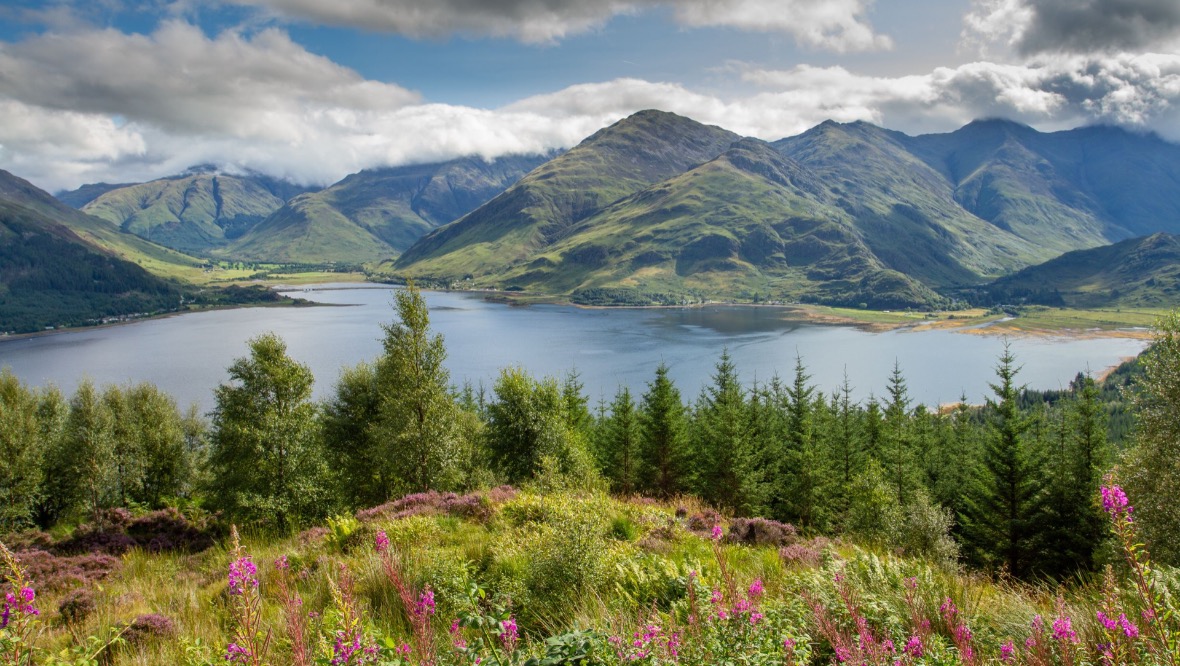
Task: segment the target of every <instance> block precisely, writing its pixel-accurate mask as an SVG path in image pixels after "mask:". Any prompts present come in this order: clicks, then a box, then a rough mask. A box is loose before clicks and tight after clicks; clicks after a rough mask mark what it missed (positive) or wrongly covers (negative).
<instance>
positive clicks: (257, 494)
mask: <svg viewBox="0 0 1180 666" xmlns="http://www.w3.org/2000/svg"><path fill="white" fill-rule="evenodd" d="M248 344H249V348H250V355H249V357H246V358H239V359H237V360H236V361H234V362H233V364H232V365H230V367H229V370H228V372H229V377H230V382H229V383H225V384H221V385H220V386H218V387H217V388H216V389H215V391H214V397H215V400H216V407H215V408H214V410H213V432H212V435H211V437H210V440H211V442H210V444H211V445H210V455H209V468H210V480H209V481H210V485H211V487H210V492H209V497H210V499H211V501H212V503H213V504H214V505H215V506H216V507H217V508H220V509H223V510H225V512H226V513H227V514H229V515H230V516H231V517H233V518H235V519H249V520H253V521H256V522H258V523H261V524H266V525H271V526H273V527H289V526H294V525H299V524H304V523H306V522H308V521H310V520H312V519H314V518H318V517H321V516H323V515H325V514H327V513H328V511H329V509H330V506H329V504H328V495H327V493H326V492H325V486H326V480H327V478H326V477H327V468H326V465H325V464H324V459H323V455H322V451H321V449H320V440H319V438H318V432H317V428H316V421H315V416H316V409H315V405H313V404H312V402H311V386H312V381H313V378H312V374H311V370H310V369H309V368H308V367H307V366H306V365H303V364H301V363H297V362H295V361H294V360H292V359H291V358H290V357H288V356H287V346H286V344H285V343H284V342H283V341H282V340H281V339H280V338H279V337H278V336H277V335H275V334H273V333H267V334H264V335H261V336H259V337H257V338H254V339H252V340H250V341H249V343H248Z"/></svg>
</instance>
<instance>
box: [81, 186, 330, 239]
mask: <svg viewBox="0 0 1180 666" xmlns="http://www.w3.org/2000/svg"><path fill="white" fill-rule="evenodd" d="M309 189H310V188H306V187H302V186H299V185H295V184H292V183H290V182H287V181H284V180H279V179H275V178H271V177H269V176H263V175H260V174H246V175H233V174H225V173H218V171H217V170H216V169H214V168H213V167H208V166H203V167H194V168H193V169H190V170H189V171H188V172H186V173H185V174H183V175H180V176H173V177H170V178H161V179H159V180H153V181H150V182H147V183H139V184H136V185H129V186H125V187H119V188H115V189H111V190H109V191H107V192H105V193H103V194H100V195H99V196H97V197H95V198H94V199H92V200H91V201H89V202H87V203H86V204H85V205H84V206H82V210H83V211H84V212H86V213H89V214H90V215H94V216H95V217H100V218H102V219H104V220H108V221H110V222H111V223H113V224H115V225H116V226H118V227H119V228H121V229H123V230H124V231H128V232H131V233H133V234H135V235H137V236H139V237H141V238H145V239H147V240H150V241H152V242H155V243H158V244H160V245H164V246H167V247H171V248H173V249H177V250H180V251H182V252H187V253H191V254H198V255H208V254H209V253H210V252H211V251H212V250H214V249H216V248H220V247H223V246H225V245H226V244H227V243H228V242H229V241H230V240H232V239H234V238H237V237H239V236H241V235H242V234H243V233H245V232H246V231H247V230H248V229H249V228H250V227H252V226H254V225H255V224H258V223H259V222H261V221H262V220H264V219H266V217H267V216H269V215H270V214H271V213H273V212H274V211H276V210H278V209H279V208H280V207H281V206H282V205H283V204H284V203H285V202H286V201H287V199H289V198H291V197H293V196H296V195H298V194H301V193H303V192H307V191H308V190H309ZM75 192H78V191H75ZM72 196H73V194H72V193H70V194H68V195H67V198H71V197H72ZM80 196H81V194H79V195H78V197H80Z"/></svg>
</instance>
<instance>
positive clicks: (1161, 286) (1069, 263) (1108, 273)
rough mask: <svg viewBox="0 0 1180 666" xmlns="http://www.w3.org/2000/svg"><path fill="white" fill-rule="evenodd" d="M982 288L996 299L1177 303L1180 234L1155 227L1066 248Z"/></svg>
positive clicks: (1059, 302)
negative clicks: (1149, 231)
mask: <svg viewBox="0 0 1180 666" xmlns="http://www.w3.org/2000/svg"><path fill="white" fill-rule="evenodd" d="M981 293H982V294H983V295H985V296H986V297H987V298H988V299H990V301H991V302H992V303H1009V304H1015V303H1039V304H1044V305H1065V306H1069V307H1079V308H1095V307H1148V308H1151V307H1171V306H1175V305H1176V303H1177V302H1180V238H1178V237H1177V236H1174V235H1172V234H1165V233H1157V234H1152V235H1151V236H1147V237H1143V238H1131V239H1128V240H1125V241H1121V242H1119V243H1115V244H1113V245H1106V246H1103V247H1096V248H1093V249H1089V250H1078V251H1075V252H1068V253H1066V254H1063V255H1061V256H1060V257H1057V258H1056V259H1052V260H1050V261H1047V262H1045V263H1043V264H1040V265H1037V266H1030V267H1028V268H1025V269H1024V270H1021V271H1019V272H1017V273H1015V274H1013V275H1009V276H1007V277H1004V278H1000V279H999V280H996V281H995V282H993V283H992V284H990V285H988V286H987V287H986V288H984V289H983V290H981Z"/></svg>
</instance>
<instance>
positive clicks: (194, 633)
mask: <svg viewBox="0 0 1180 666" xmlns="http://www.w3.org/2000/svg"><path fill="white" fill-rule="evenodd" d="M395 310H396V312H395V317H394V322H393V323H390V324H388V325H386V326H385V327H384V338H383V352H382V354H381V355H380V356H379V357H378V358H376V359H374V360H373V361H371V362H367V363H362V364H359V365H357V366H355V367H350V368H345V369H344V370H343V371H342V372H341V375H340V378H339V380H338V381H337V383H336V386H335V388H334V390H333V392H332V394H331V395H330V397H329V398H328V399H326V400H324V401H322V402H315V401H313V400H312V399H311V386H312V376H311V372H310V371H309V370H308V368H307V367H306V366H304V365H302V364H301V363H299V362H298V360H296V359H292V358H290V357H289V356H288V355H287V353H286V346H285V344H284V343H283V341H282V340H281V339H279V338H278V337H277V336H274V335H269V334H268V335H263V336H260V337H258V338H255V339H253V340H251V341H250V343H249V353H248V354H247V355H246V356H244V357H242V358H239V359H238V360H236V361H235V362H234V363H233V364H232V365H231V366H230V367H229V369H228V375H229V378H230V379H229V381H228V382H226V383H224V384H222V385H221V386H219V387H218V388H217V389H216V395H215V404H216V407H215V408H214V410H213V411H212V412H211V413H210V414H208V415H207V418H206V417H205V416H203V415H200V414H198V413H196V411H195V408H191V409H189V410H187V411H182V410H181V409H180V408H178V406H177V405H176V403H175V401H174V400H173V399H172V398H171V397H170V396H168V395H166V394H164V393H162V392H161V391H160V390H158V389H157V388H156V387H154V386H151V385H146V384H144V385H135V386H107V387H95V386H93V385H91V384H87V383H84V384H82V385H81V386H80V387H79V388H78V389H77V391H76V392H75V393H74V394H73V395H72V396H69V397H67V396H65V395H63V394H61V393H60V392H59V391H57V390H55V389H53V388H52V387H48V388H32V387H28V386H25V385H23V384H21V382H20V381H19V380H18V379H16V378H15V377H14V376H13V375H12V374H11V372H9V371H7V370H5V371H4V372H3V373H0V449H2V451H3V455H0V498H2V501H0V534H3V535H5V536H0V543H2V544H3V545H4V546H5V547H4V549H3V550H2V551H0V554H3V556H4V558H5V565H4V567H5V568H6V569H7V572H6V576H7V580H8V587H9V588H10V590H9V591H8V593H7V595H6V602H5V606H4V614H3V618H2V621H0V654H4V655H5V656H6V657H7V658H9V661H7V662H5V663H21V664H25V663H46V664H49V663H63V664H64V663H70V664H82V663H98V661H100V660H102V661H103V663H165V662H167V663H194V664H200V663H225V662H230V663H252V664H262V663H275V664H280V663H297V664H311V663H330V664H354V663H355V664H362V663H372V664H386V663H399V664H400V663H422V664H425V663H437V664H444V663H498V664H508V663H537V664H558V663H621V662H632V661H642V662H645V663H722V662H725V663H828V662H846V661H855V662H857V663H880V664H900V663H907V664H908V663H964V664H975V663H982V662H983V661H1003V662H1015V661H1020V662H1022V663H1024V662H1027V663H1046V664H1048V663H1064V664H1072V663H1074V662H1077V663H1082V662H1086V663H1098V662H1102V663H1140V662H1141V663H1164V662H1166V663H1172V664H1174V663H1175V660H1176V658H1177V657H1180V648H1178V646H1177V644H1176V640H1175V637H1176V636H1177V634H1175V633H1173V632H1174V631H1176V630H1177V628H1176V627H1175V626H1174V625H1175V624H1176V620H1175V619H1174V618H1173V617H1172V615H1171V611H1170V610H1169V609H1170V608H1171V606H1170V604H1171V601H1170V600H1171V596H1170V594H1171V591H1172V590H1173V589H1174V586H1175V581H1176V580H1177V578H1176V576H1175V574H1174V573H1173V572H1174V571H1175V570H1174V569H1173V568H1172V566H1173V565H1175V564H1177V563H1178V562H1180V525H1178V523H1180V516H1178V515H1177V509H1176V507H1175V506H1174V502H1173V501H1171V498H1174V497H1176V496H1177V494H1176V490H1177V481H1178V479H1180V476H1177V473H1176V469H1175V467H1176V464H1177V456H1176V451H1175V448H1176V442H1177V441H1180V437H1177V432H1176V431H1177V429H1178V428H1180V418H1177V417H1178V416H1180V315H1176V314H1173V315H1171V316H1170V317H1168V318H1165V319H1164V320H1162V321H1161V322H1160V323H1159V326H1158V328H1157V331H1156V339H1155V342H1154V344H1153V345H1152V347H1150V348H1149V350H1148V351H1147V352H1145V353H1144V355H1143V356H1141V357H1140V359H1138V360H1137V361H1135V362H1133V363H1130V364H1127V365H1126V366H1124V367H1123V368H1120V369H1119V370H1118V371H1116V372H1115V373H1113V374H1111V375H1110V376H1109V377H1106V378H1104V379H1103V380H1102V381H1101V382H1099V381H1096V380H1095V379H1093V378H1091V377H1089V376H1086V375H1084V374H1079V375H1078V376H1077V377H1076V379H1075V380H1074V381H1073V382H1072V383H1071V385H1070V387H1069V388H1068V390H1064V391H1055V392H1033V391H1028V390H1025V389H1024V388H1023V387H1022V385H1021V384H1020V381H1019V375H1020V360H1019V359H1017V358H1014V357H1013V355H1012V354H1011V353H1010V352H1008V351H1005V353H1004V354H1003V355H1002V356H1001V357H1000V358H998V359H997V360H996V376H995V381H994V382H993V384H992V395H991V397H990V398H989V399H988V400H987V402H986V404H983V405H970V404H967V403H966V400H963V401H961V402H960V403H958V404H955V405H949V406H947V405H941V406H940V405H930V406H928V405H922V404H915V402H914V401H913V400H912V399H911V398H910V396H909V393H908V387H907V384H906V380H905V376H904V369H903V368H900V367H896V366H895V368H894V371H893V373H892V375H891V376H890V377H889V382H888V390H887V392H886V394H885V395H883V396H881V397H879V398H875V399H870V400H867V401H856V400H853V399H852V394H853V387H851V386H849V385H848V382H847V381H845V382H844V385H843V387H842V388H841V389H840V390H838V391H836V392H834V393H833V394H830V395H828V394H824V393H822V392H820V391H819V390H818V389H817V388H816V387H815V386H814V385H813V384H812V383H811V381H810V379H811V378H810V377H809V375H808V372H807V368H806V364H805V359H798V361H797V364H796V368H795V371H794V374H793V376H791V377H787V378H779V377H773V378H771V379H770V380H769V381H767V382H763V383H756V384H753V385H749V386H745V385H742V384H741V382H740V381H739V378H738V377H739V375H738V368H736V367H735V366H734V364H733V362H732V361H731V359H730V357H729V355H728V354H727V353H726V352H722V353H721V355H720V357H719V359H718V361H717V363H716V366H715V372H714V374H713V377H712V381H711V382H710V383H709V384H708V385H706V386H704V387H701V388H700V390H699V392H698V393H697V394H696V395H695V396H687V395H685V394H682V393H681V388H680V387H677V386H676V385H675V384H674V383H673V382H672V381H671V380H670V379H669V377H668V371H667V368H666V367H664V366H662V365H661V366H660V367H659V368H658V369H657V370H656V372H655V374H654V376H653V377H652V378H651V380H650V381H649V382H648V383H647V387H646V390H644V391H643V392H642V394H640V395H634V394H632V393H631V392H630V390H628V389H627V388H625V387H621V388H620V389H619V390H618V392H617V393H616V395H615V396H614V397H613V399H612V400H610V401H609V402H607V401H602V402H600V404H591V402H590V400H589V398H588V397H587V396H586V395H585V393H584V391H583V389H582V386H581V384H580V382H579V380H578V376H577V374H576V372H571V373H569V374H567V375H565V376H564V377H543V378H536V377H532V376H530V375H529V374H528V373H527V372H526V371H524V370H523V369H520V368H506V369H504V370H502V371H501V373H500V375H499V376H498V378H497V379H496V381H495V382H494V384H493V386H492V387H491V388H490V389H485V388H484V387H482V386H480V387H475V386H471V385H464V386H455V385H453V384H452V382H451V379H450V377H449V375H448V373H447V371H446V369H445V367H444V362H445V359H446V348H445V344H444V341H443V340H442V337H441V336H439V335H436V334H433V333H432V332H431V330H430V324H429V314H428V310H427V307H426V304H425V301H424V299H423V298H422V296H421V294H420V293H419V292H418V291H417V289H416V288H414V287H413V286H412V285H411V286H409V287H408V288H407V289H405V290H401V291H399V292H398V293H397V294H396V297H395ZM1128 497H1129V498H1130V500H1128ZM1131 501H1133V503H1134V513H1133V514H1132V513H1131V511H1132V509H1131V506H1130V503H1129V502H1131ZM1132 515H1133V519H1132ZM391 544H392V545H391ZM1143 544H1147V546H1146V547H1145V546H1144V545H1143ZM1147 548H1150V553H1151V555H1150V558H1148V556H1147ZM251 550H253V551H257V552H260V553H261V552H265V553H268V554H270V553H274V554H275V557H277V558H278V559H275V560H274V564H273V565H265V567H264V568H260V565H259V564H256V561H255V559H254V556H253V555H251V554H249V551H251ZM280 553H281V554H280ZM259 562H261V560H259ZM161 567H162V568H161ZM226 570H228V576H226V574H225V571H226ZM163 571H173V572H174V573H175V574H177V575H178V576H179V578H178V579H177V580H178V581H180V582H179V583H178V584H179V585H180V586H181V588H182V589H184V590H188V592H187V593H186V594H187V598H186V599H184V600H178V599H177V598H174V597H167V599H165V598H163V597H159V595H160V594H164V592H162V591H158V592H153V593H149V592H147V591H145V590H146V589H147V588H150V587H164V588H168V587H170V586H169V585H159V583H160V582H161V581H162V580H163V579H160V578H158V577H159V576H161V575H164V574H162V572H163ZM185 572H187V573H185ZM219 572H220V573H219ZM189 573H191V580H190V576H189ZM182 574H183V575H182ZM38 578H40V580H38ZM260 579H262V580H263V583H264V584H260V582H259V581H260ZM153 580H154V581H156V583H157V584H155V585H153V584H151V583H150V582H149V581H153ZM115 581H118V582H115ZM38 587H39V588H40V590H41V592H40V593H39V594H40V596H38V592H37V590H38ZM108 589H124V593H123V594H122V596H118V597H116V598H115V599H114V600H112V599H111V598H110V595H109V594H107V590H108ZM127 595H132V596H133V597H134V598H136V599H138V601H137V602H135V603H132V602H128V601H127ZM148 597H152V598H156V599H157V603H155V604H152V603H147V598H148ZM34 599H36V600H37V603H34ZM46 599H52V600H54V601H56V603H57V611H56V613H54V612H52V609H51V608H49V607H47V606H45V605H44V601H45V600H46ZM305 600H306V601H305ZM304 603H307V605H308V608H311V609H313V610H312V611H311V615H310V616H309V615H308V613H307V612H305V611H302V610H301V606H302V605H303V604H304ZM38 604H40V605H38ZM104 604H105V605H104ZM120 604H121V605H120ZM436 604H437V606H436ZM956 604H957V605H956ZM1038 604H1039V605H1040V606H1038ZM145 606H146V607H145ZM130 607H135V608H138V609H139V610H146V611H150V612H145V613H138V614H137V615H136V616H135V617H134V619H132V618H121V619H120V618H118V617H117V616H118V615H120V614H121V613H125V612H129V610H128V608H130ZM42 608H43V609H44V610H45V612H41V609H42ZM120 608H122V610H118V609H120ZM186 608H187V610H185V609H186ZM1038 608H1040V610H1039V612H1030V611H1033V610H1037V609H1038ZM1096 608H1099V609H1100V610H1095V609H1096ZM1079 609H1081V610H1079ZM1116 611H1118V612H1116ZM1071 613H1072V617H1073V618H1074V619H1073V620H1072V622H1073V623H1074V625H1071V624H1070V623H1071V619H1070V618H1071ZM170 614H171V615H172V616H175V617H172V616H170ZM444 614H445V615H446V617H445V618H444ZM313 616H314V617H313ZM1050 617H1052V618H1055V619H1051V620H1046V619H1045V618H1050ZM182 618H187V619H185V620H184V621H183V622H182V621H180V620H181V619H182ZM1103 618H1105V619H1103ZM1106 620H1109V623H1108V622H1106ZM1046 622H1049V623H1050V624H1051V625H1052V626H1051V627H1047V626H1046ZM1038 623H1039V627H1040V628H1039V629H1038ZM182 625H183V626H182ZM448 626H449V629H448V628H447V627H448ZM969 626H975V627H976V629H975V632H976V634H977V635H976V636H975V637H974V639H973V638H972V630H971V629H970V628H969ZM1018 626H1021V627H1022V628H1021V629H1020V631H1019V632H1017V631H1016V629H1015V628H1016V627H1018ZM1071 626H1072V627H1073V628H1071ZM1131 628H1134V632H1132V631H1131ZM624 629H625V630H624ZM1038 632H1039V633H1038ZM1132 633H1134V636H1132ZM1112 637H1113V638H1112ZM1115 639H1117V640H1115ZM973 640H974V642H973ZM1014 640H1016V641H1017V642H1018V643H1019V646H1018V645H1017V644H1016V643H1014V642H1013V641H1014ZM985 652H986V656H985V655H984V653H985Z"/></svg>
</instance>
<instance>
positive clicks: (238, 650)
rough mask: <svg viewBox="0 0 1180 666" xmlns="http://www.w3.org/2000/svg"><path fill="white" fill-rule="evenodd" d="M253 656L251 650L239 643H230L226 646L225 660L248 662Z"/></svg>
mask: <svg viewBox="0 0 1180 666" xmlns="http://www.w3.org/2000/svg"><path fill="white" fill-rule="evenodd" d="M252 656H253V655H251V654H250V650H248V649H246V648H244V647H242V646H241V645H238V644H237V643H230V644H229V645H227V646H225V660H226V661H228V662H229V663H231V664H248V663H250V657H252Z"/></svg>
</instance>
